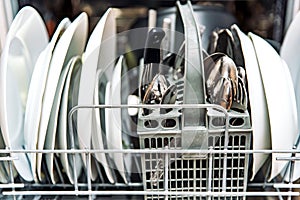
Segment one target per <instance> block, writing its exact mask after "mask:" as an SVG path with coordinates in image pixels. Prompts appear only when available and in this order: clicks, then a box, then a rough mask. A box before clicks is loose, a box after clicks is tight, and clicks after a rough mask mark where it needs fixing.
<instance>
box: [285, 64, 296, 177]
mask: <svg viewBox="0 0 300 200" xmlns="http://www.w3.org/2000/svg"><path fill="white" fill-rule="evenodd" d="M282 65H283V68H284V70H285V75H286V81H287V84H288V85H289V86H288V87H289V92H290V95H291V98H292V99H296V102H295V105H293V106H294V107H296V104H297V102H300V101H299V100H300V98H299V97H296V96H295V95H296V94H295V92H294V91H297V90H299V89H300V88H299V84H300V80H299V78H298V79H297V81H298V82H297V83H298V84H296V88H295V90H294V86H293V82H292V77H291V74H290V71H289V68H288V66H287V64H286V62H285V61H284V60H282ZM292 115H294V116H296V118H297V119H298V117H299V116H298V115H297V110H294V113H292ZM298 121H299V120H297V122H298ZM298 129H299V124H298ZM298 132H299V130H298ZM298 134H299V133H298ZM295 142H296V140H295V141H294V142H293V143H295ZM298 147H299V144H298ZM296 156H299V154H296ZM299 167H300V164H299V162H295V168H294V169H299ZM289 177H290V176H289V170H288V174H287V175H286V176H285V181H289ZM299 178H300V170H294V173H293V176H292V181H296V180H297V179H299Z"/></svg>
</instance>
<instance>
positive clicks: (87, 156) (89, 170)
mask: <svg viewBox="0 0 300 200" xmlns="http://www.w3.org/2000/svg"><path fill="white" fill-rule="evenodd" d="M85 156H86V170H87V184H88V191H89V192H91V191H92V181H91V170H92V166H91V154H90V153H89V152H87V153H85ZM89 200H92V194H91V193H90V194H89Z"/></svg>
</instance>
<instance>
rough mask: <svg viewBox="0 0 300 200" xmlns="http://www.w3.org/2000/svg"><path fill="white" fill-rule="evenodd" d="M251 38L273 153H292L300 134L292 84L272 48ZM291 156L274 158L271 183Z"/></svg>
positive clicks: (250, 34)
mask: <svg viewBox="0 0 300 200" xmlns="http://www.w3.org/2000/svg"><path fill="white" fill-rule="evenodd" d="M249 37H250V38H251V40H252V43H253V45H254V48H255V52H256V57H257V60H258V65H259V67H260V73H261V77H262V82H263V86H264V91H265V95H266V100H267V108H268V112H269V120H270V130H271V141H272V149H273V150H290V149H292V147H293V144H294V142H295V140H296V136H297V134H298V124H297V123H298V121H297V115H295V113H296V111H297V107H296V99H295V98H294V95H292V94H291V92H290V91H291V90H290V88H289V87H290V84H289V81H290V80H288V77H286V76H285V74H286V72H285V69H284V67H283V66H284V65H282V61H281V58H280V56H279V55H278V54H277V52H276V51H275V50H274V49H273V48H272V47H271V46H270V44H269V43H267V42H266V41H265V40H264V39H262V38H260V37H259V36H257V35H254V34H252V33H249ZM265 123H267V122H265ZM290 155H291V154H290V153H286V154H278V153H273V154H272V167H271V174H270V177H269V180H271V179H273V178H274V177H275V176H277V175H278V174H279V173H280V172H281V171H282V170H283V168H284V167H285V166H286V164H287V161H279V160H276V158H277V157H286V156H290Z"/></svg>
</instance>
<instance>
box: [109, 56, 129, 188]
mask: <svg viewBox="0 0 300 200" xmlns="http://www.w3.org/2000/svg"><path fill="white" fill-rule="evenodd" d="M122 63H123V56H121V57H120V58H119V60H118V62H117V64H116V67H115V69H114V71H113V76H112V80H111V88H110V91H111V93H110V95H108V96H109V98H110V101H111V104H112V105H121V75H122V74H121V72H122ZM106 89H108V88H106ZM106 94H108V92H106ZM106 110H110V117H108V118H105V122H106V124H108V125H110V130H106V137H107V148H108V149H118V150H122V149H123V142H122V139H123V137H122V119H121V108H115V109H106ZM111 157H112V158H113V160H114V162H115V165H116V167H117V169H118V171H119V173H120V175H121V177H122V178H123V180H124V181H125V183H127V179H126V175H125V174H126V173H125V167H124V155H123V154H122V153H114V154H112V155H111Z"/></svg>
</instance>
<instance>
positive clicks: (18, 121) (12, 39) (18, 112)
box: [0, 7, 48, 181]
mask: <svg viewBox="0 0 300 200" xmlns="http://www.w3.org/2000/svg"><path fill="white" fill-rule="evenodd" d="M33 38H34V39H33ZM47 44H48V33H47V30H46V27H45V24H44V22H43V20H42V18H41V16H40V15H39V14H38V12H37V11H36V10H35V9H33V8H31V7H24V8H23V9H21V10H20V11H19V12H18V14H17V15H16V17H15V19H14V21H13V23H12V24H11V27H10V30H9V32H8V34H7V38H6V43H5V46H4V49H3V52H2V57H1V69H0V70H1V71H0V73H1V76H0V77H1V78H0V79H1V83H0V87H1V89H0V94H1V97H2V100H1V101H0V110H1V119H0V121H1V128H2V131H3V139H4V141H5V144H6V146H7V147H9V148H11V149H23V148H24V144H25V140H24V114H25V108H26V102H27V95H28V88H29V83H30V80H31V75H32V71H33V69H34V65H35V62H36V60H37V58H38V56H39V55H40V53H41V51H42V50H43V49H44V48H45V47H46V45H47ZM14 156H16V157H18V159H17V160H14V164H15V167H16V169H17V171H18V173H19V174H20V175H21V176H22V177H23V178H24V179H25V180H26V181H32V180H33V175H32V173H31V169H30V163H29V161H28V158H27V156H26V155H25V154H15V155H14Z"/></svg>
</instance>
